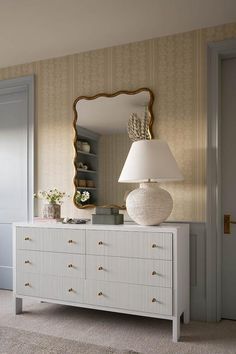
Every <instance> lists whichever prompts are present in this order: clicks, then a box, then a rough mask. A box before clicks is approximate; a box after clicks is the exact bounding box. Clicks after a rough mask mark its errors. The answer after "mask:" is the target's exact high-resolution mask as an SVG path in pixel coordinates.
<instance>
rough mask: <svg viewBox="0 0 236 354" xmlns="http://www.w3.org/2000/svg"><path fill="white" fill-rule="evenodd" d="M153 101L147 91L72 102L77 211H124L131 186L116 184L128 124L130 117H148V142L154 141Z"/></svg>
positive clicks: (125, 149)
mask: <svg viewBox="0 0 236 354" xmlns="http://www.w3.org/2000/svg"><path fill="white" fill-rule="evenodd" d="M153 101H154V95H153V93H152V91H151V90H150V89H148V88H140V89H138V90H135V91H118V92H115V93H111V94H107V93H99V94H97V95H94V96H79V97H78V98H76V99H75V101H74V104H73V111H74V121H73V127H74V131H75V138H74V148H75V158H74V167H75V175H74V186H75V192H74V198H73V201H74V204H75V206H76V207H77V208H93V207H95V206H109V207H111V206H113V207H118V208H119V209H125V197H126V195H127V193H128V192H129V190H131V189H132V188H133V186H132V185H130V184H123V183H119V184H118V178H119V175H120V172H121V170H122V167H123V164H124V162H125V159H126V157H127V155H128V152H129V148H130V146H131V144H132V141H131V140H130V139H129V136H128V132H127V126H128V122H129V119H130V116H131V115H132V114H134V115H135V116H137V117H141V118H143V117H144V116H145V115H146V116H148V135H149V136H148V138H150V139H151V138H153V134H152V125H153V121H154V116H153ZM86 197H89V198H88V199H86ZM81 199H82V200H81Z"/></svg>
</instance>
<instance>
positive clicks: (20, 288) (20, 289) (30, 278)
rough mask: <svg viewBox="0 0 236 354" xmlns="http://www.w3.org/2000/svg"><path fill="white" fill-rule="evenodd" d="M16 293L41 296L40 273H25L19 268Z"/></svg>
mask: <svg viewBox="0 0 236 354" xmlns="http://www.w3.org/2000/svg"><path fill="white" fill-rule="evenodd" d="M16 293H17V294H18V295H28V296H39V297H40V275H39V274H33V273H25V272H24V273H23V272H20V271H18V270H17V273H16Z"/></svg>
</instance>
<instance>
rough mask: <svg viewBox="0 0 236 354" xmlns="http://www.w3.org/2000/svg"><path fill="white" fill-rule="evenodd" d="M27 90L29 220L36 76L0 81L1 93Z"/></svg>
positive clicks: (32, 180) (32, 184)
mask: <svg viewBox="0 0 236 354" xmlns="http://www.w3.org/2000/svg"><path fill="white" fill-rule="evenodd" d="M22 90H23V91H26V93H27V100H28V112H27V113H28V139H27V140H28V149H27V155H28V156H27V160H28V166H27V170H28V172H27V178H28V183H27V186H28V187H27V188H28V198H27V214H28V215H27V218H28V221H31V220H33V217H34V197H33V195H34V76H33V75H30V76H23V77H19V78H15V79H9V80H1V81H0V95H4V94H8V93H13V92H19V91H22Z"/></svg>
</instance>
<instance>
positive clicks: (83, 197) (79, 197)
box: [75, 191, 90, 204]
mask: <svg viewBox="0 0 236 354" xmlns="http://www.w3.org/2000/svg"><path fill="white" fill-rule="evenodd" d="M89 198H90V193H89V192H88V191H83V192H82V193H81V192H80V191H77V192H76V194H75V202H76V204H81V203H84V202H86V201H87V200H89Z"/></svg>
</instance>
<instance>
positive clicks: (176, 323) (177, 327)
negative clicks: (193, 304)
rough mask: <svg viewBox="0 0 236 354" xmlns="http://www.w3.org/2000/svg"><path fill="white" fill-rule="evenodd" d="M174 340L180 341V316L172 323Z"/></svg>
mask: <svg viewBox="0 0 236 354" xmlns="http://www.w3.org/2000/svg"><path fill="white" fill-rule="evenodd" d="M172 336H173V342H178V340H179V337H180V317H179V316H178V317H175V318H174V319H173V324H172Z"/></svg>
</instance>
